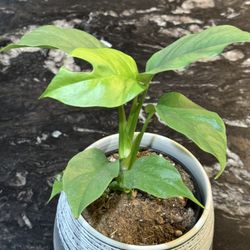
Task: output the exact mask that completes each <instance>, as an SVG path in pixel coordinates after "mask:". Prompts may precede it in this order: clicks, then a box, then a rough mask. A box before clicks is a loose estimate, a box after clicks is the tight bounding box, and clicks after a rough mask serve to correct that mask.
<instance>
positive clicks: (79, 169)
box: [63, 148, 119, 218]
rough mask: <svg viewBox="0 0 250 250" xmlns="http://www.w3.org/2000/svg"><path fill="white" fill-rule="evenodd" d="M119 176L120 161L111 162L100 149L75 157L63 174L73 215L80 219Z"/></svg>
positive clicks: (86, 151) (64, 185)
mask: <svg viewBox="0 0 250 250" xmlns="http://www.w3.org/2000/svg"><path fill="white" fill-rule="evenodd" d="M118 174H119V161H118V160H117V161H115V162H109V161H108V160H107V158H106V156H105V154H104V153H103V152H102V151H101V150H100V149H96V148H91V149H87V150H85V151H83V152H80V153H78V154H77V155H75V156H74V157H73V158H72V159H71V160H70V161H69V163H68V165H67V167H66V169H65V171H64V174H63V191H64V192H65V193H66V196H67V199H68V202H69V204H70V207H71V210H72V213H73V215H74V216H75V217H77V218H78V217H79V216H80V214H81V212H82V211H83V210H84V209H85V208H86V207H87V206H88V205H89V204H91V203H92V202H93V201H95V200H96V199H98V198H99V197H100V196H101V195H102V194H103V192H104V191H105V190H106V188H107V187H108V185H109V184H110V182H111V181H112V180H113V179H114V178H115V177H117V176H118Z"/></svg>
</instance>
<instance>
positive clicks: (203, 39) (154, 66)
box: [146, 25, 250, 74]
mask: <svg viewBox="0 0 250 250" xmlns="http://www.w3.org/2000/svg"><path fill="white" fill-rule="evenodd" d="M237 42H250V33H249V32H245V31H242V30H240V29H238V28H236V27H234V26H230V25H221V26H215V27H211V28H208V29H206V30H204V31H202V32H200V33H197V34H192V35H186V36H184V37H182V38H180V39H179V40H177V41H176V42H174V43H172V44H170V45H169V46H167V47H166V48H164V49H162V50H160V51H158V52H156V53H155V54H153V55H152V56H151V57H150V59H149V60H148V62H147V65H146V73H148V74H156V73H159V72H163V71H167V70H177V69H182V68H184V67H186V66H187V65H189V64H190V63H192V62H195V61H197V60H199V59H206V58H210V57H213V56H216V55H218V54H219V53H221V52H222V51H223V49H224V48H225V47H226V46H228V45H229V44H231V43H237Z"/></svg>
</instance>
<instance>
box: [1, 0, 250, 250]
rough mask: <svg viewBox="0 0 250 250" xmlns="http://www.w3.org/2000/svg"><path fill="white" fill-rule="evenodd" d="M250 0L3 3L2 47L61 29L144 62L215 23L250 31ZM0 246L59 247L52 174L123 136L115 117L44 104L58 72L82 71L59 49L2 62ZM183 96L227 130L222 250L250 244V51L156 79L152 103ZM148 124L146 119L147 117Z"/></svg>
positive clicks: (220, 188) (219, 210)
mask: <svg viewBox="0 0 250 250" xmlns="http://www.w3.org/2000/svg"><path fill="white" fill-rule="evenodd" d="M249 17H250V1H243V0H224V1H223V0H218V1H217V0H185V1H184V0H176V1H174V0H169V1H164V0H151V1H149V0H137V1H132V0H131V1H128V0H125V1H116V0H109V1H106V0H101V1H86V0H84V1H80V0H71V1H66V0H61V1H59V0H52V1H50V0H47V1H46V0H44V1H41V0H32V1H31V0H19V1H18V0H1V1H0V45H1V46H3V45H5V44H7V43H8V42H10V41H15V40H17V39H18V38H19V37H20V36H21V35H22V34H23V33H25V32H26V31H27V30H30V29H32V28H35V27H37V26H39V25H42V24H48V23H53V24H57V25H59V26H70V27H77V28H80V29H84V30H86V31H88V32H90V33H92V34H94V35H95V36H97V37H98V38H101V39H103V40H106V41H108V42H109V43H111V44H112V45H113V47H114V48H118V49H121V50H123V51H125V52H127V53H129V54H131V55H132V56H133V57H135V58H136V60H137V61H138V65H139V68H140V69H142V68H143V65H145V62H146V60H147V58H149V56H150V54H151V53H153V52H154V51H156V50H158V49H159V48H161V47H163V46H165V45H167V44H169V43H170V42H173V41H174V40H176V39H177V38H178V37H180V36H182V35H184V34H187V33H189V32H195V31H199V30H201V29H202V28H203V27H207V26H211V25H213V24H233V25H237V26H238V27H240V28H242V29H245V30H248V31H250V22H249ZM0 62H1V73H0V82H1V83H0V89H1V91H0V97H1V98H0V113H1V116H0V162H1V167H0V249H1V250H7V249H52V232H53V220H54V215H55V209H56V200H54V201H53V202H51V203H50V204H49V205H46V201H47V199H48V197H49V195H50V189H51V181H52V178H53V176H54V175H55V174H56V173H58V172H60V171H61V170H62V169H63V168H64V167H65V164H66V162H67V161H68V159H70V157H72V156H73V155H74V154H76V153H77V152H78V151H80V150H82V149H84V148H85V147H86V146H87V145H89V144H90V143H92V142H94V141H95V140H97V139H99V138H101V137H103V136H105V135H109V134H112V133H115V132H116V131H117V122H116V117H117V113H116V110H110V109H97V108H92V109H78V108H70V107H66V106H64V105H63V104H60V103H57V102H55V101H52V100H42V101H38V100H37V97H38V96H39V95H40V93H41V92H42V90H43V89H44V88H45V86H46V83H47V82H48V81H49V80H50V79H51V78H52V76H53V73H54V72H56V71H57V69H58V67H59V66H60V65H62V64H63V63H66V65H68V66H69V67H73V68H74V67H75V68H76V69H77V67H78V66H76V65H74V64H73V62H72V60H71V59H69V58H66V57H65V56H64V55H63V54H62V53H60V52H58V51H41V50H35V51H31V50H30V49H25V50H24V52H23V53H21V50H16V51H11V52H9V53H7V54H1V55H0ZM169 90H177V91H180V92H182V93H183V94H185V95H187V96H188V97H190V98H191V99H193V100H194V101H195V102H197V103H199V104H201V105H203V106H204V107H206V108H208V109H210V110H214V111H216V112H218V113H219V114H220V115H221V116H222V117H223V119H224V120H225V123H226V125H227V131H228V166H227V169H226V171H225V173H224V175H223V176H222V177H221V178H220V179H219V180H218V181H214V180H212V185H213V194H214V200H215V208H216V210H215V212H216V224H215V239H214V250H247V249H249V246H250V154H249V147H250V133H249V132H250V128H249V127H250V45H249V44H248V45H244V46H241V45H235V46H230V47H229V48H227V49H226V52H225V53H224V54H223V55H222V56H219V57H216V58H215V59H214V60H210V61H207V62H199V63H195V64H193V65H192V66H190V67H189V68H188V69H187V70H185V71H182V72H169V73H167V74H161V75H160V76H158V77H157V78H155V80H154V82H153V84H152V87H151V89H150V92H149V98H148V99H147V102H155V101H156V98H157V97H159V96H160V95H161V94H162V93H164V92H166V91H169ZM141 118H142V119H143V114H142V116H141ZM149 131H151V132H155V133H160V134H163V135H166V136H169V137H171V138H173V139H176V140H177V141H179V142H181V143H182V144H183V145H185V146H186V147H187V148H189V149H190V150H191V151H192V152H193V153H194V154H195V155H196V156H197V157H198V158H199V160H200V161H201V162H202V164H203V165H204V166H205V168H206V171H207V173H208V174H209V175H210V176H212V174H213V172H214V170H213V169H215V168H216V167H217V165H216V164H215V160H214V159H213V158H212V157H210V156H208V155H207V154H205V153H203V152H201V151H200V150H199V149H198V148H197V147H195V146H194V145H193V144H192V143H190V142H189V141H188V140H187V139H185V138H184V137H182V136H180V135H179V134H177V133H175V132H173V131H171V130H169V129H166V128H165V127H164V126H163V125H161V124H160V123H158V122H157V121H156V120H155V121H154V122H153V123H152V124H151V126H150V127H149Z"/></svg>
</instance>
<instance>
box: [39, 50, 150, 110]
mask: <svg viewBox="0 0 250 250" xmlns="http://www.w3.org/2000/svg"><path fill="white" fill-rule="evenodd" d="M71 55H72V56H74V57H77V58H81V59H83V60H85V61H88V62H89V63H91V64H92V66H93V71H92V72H90V73H89V72H71V71H68V70H66V69H65V68H61V69H60V71H59V73H58V74H57V75H56V76H55V77H54V78H53V79H52V82H51V83H50V84H49V86H48V88H47V89H46V90H45V92H44V93H43V94H42V97H51V98H54V99H56V100H58V101H61V102H63V103H65V104H68V105H71V106H77V107H91V106H101V107H117V106H120V105H122V104H124V103H126V102H128V101H130V100H131V99H133V98H134V97H135V96H137V95H138V94H139V93H141V92H142V91H144V89H145V86H144V85H143V84H142V83H140V82H138V80H137V76H138V70H137V66H136V63H135V61H134V60H133V58H131V57H130V56H128V55H126V54H124V53H122V52H120V51H118V50H114V49H109V48H104V49H76V50H74V51H73V52H72V53H71Z"/></svg>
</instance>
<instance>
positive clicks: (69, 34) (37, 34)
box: [0, 25, 106, 53]
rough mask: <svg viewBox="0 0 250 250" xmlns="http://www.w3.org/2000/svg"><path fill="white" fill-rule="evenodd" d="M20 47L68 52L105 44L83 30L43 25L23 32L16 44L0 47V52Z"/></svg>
mask: <svg viewBox="0 0 250 250" xmlns="http://www.w3.org/2000/svg"><path fill="white" fill-rule="evenodd" d="M22 47H39V48H55V49H60V50H62V51H65V52H66V53H70V52H71V51H73V50H74V49H76V48H102V47H106V46H105V45H104V44H103V43H101V42H100V41H99V40H97V39H96V38H95V37H94V36H92V35H90V34H88V33H86V32H84V31H81V30H78V29H72V28H60V27H56V26H53V25H45V26H41V27H39V28H37V29H35V30H32V31H31V32H29V33H27V34H25V35H24V36H23V37H22V38H21V39H20V41H19V42H17V43H16V44H9V45H8V46H6V47H4V48H1V50H0V52H4V51H8V50H10V49H15V48H22Z"/></svg>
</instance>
